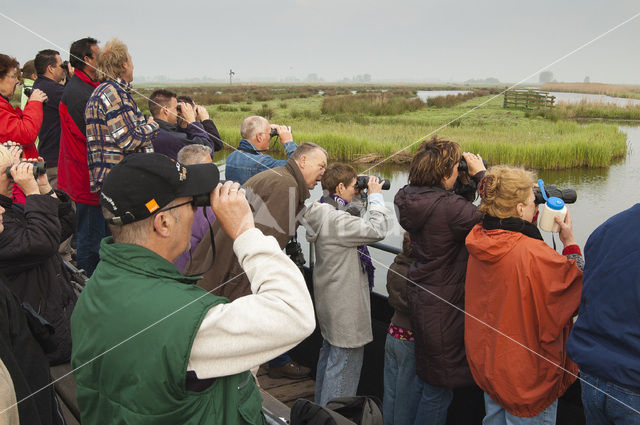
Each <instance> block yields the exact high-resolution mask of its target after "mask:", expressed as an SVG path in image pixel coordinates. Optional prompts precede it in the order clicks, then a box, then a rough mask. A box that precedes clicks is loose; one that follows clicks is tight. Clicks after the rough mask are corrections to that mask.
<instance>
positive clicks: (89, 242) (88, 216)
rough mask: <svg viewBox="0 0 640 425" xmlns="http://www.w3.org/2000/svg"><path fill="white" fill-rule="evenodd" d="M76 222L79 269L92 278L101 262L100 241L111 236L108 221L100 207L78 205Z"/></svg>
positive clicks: (78, 203)
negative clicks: (99, 253)
mask: <svg viewBox="0 0 640 425" xmlns="http://www.w3.org/2000/svg"><path fill="white" fill-rule="evenodd" d="M76 220H77V225H78V246H77V249H76V261H77V262H78V268H79V269H84V271H85V273H86V275H87V276H89V277H91V275H92V274H93V271H94V270H95V269H96V266H97V265H98V261H100V256H99V255H98V252H99V251H100V241H101V240H102V238H104V237H105V236H108V235H109V234H110V232H109V228H108V227H107V221H106V220H105V219H104V217H103V216H102V209H101V208H100V206H99V205H87V204H82V203H80V202H77V203H76Z"/></svg>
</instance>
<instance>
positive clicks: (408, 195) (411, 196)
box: [393, 184, 452, 233]
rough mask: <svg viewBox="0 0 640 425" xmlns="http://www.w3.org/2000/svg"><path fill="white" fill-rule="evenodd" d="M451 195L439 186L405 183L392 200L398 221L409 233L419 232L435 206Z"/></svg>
mask: <svg viewBox="0 0 640 425" xmlns="http://www.w3.org/2000/svg"><path fill="white" fill-rule="evenodd" d="M425 195H428V196H425ZM451 195H452V193H451V192H448V191H446V190H444V189H441V188H439V187H431V186H413V185H410V184H408V185H406V186H405V187H403V188H402V189H400V190H399V191H398V193H397V194H396V196H395V198H394V200H393V202H394V204H395V206H396V216H397V217H398V222H399V223H400V225H401V226H402V228H403V229H405V230H406V231H407V232H409V233H411V232H419V231H420V230H422V228H423V227H424V223H425V222H426V221H427V219H428V218H429V216H430V215H431V214H432V213H433V211H434V209H435V208H436V206H437V205H438V204H439V203H440V202H441V201H442V200H443V199H444V198H446V197H448V196H451Z"/></svg>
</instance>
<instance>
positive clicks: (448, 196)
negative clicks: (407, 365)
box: [394, 172, 484, 388]
mask: <svg viewBox="0 0 640 425" xmlns="http://www.w3.org/2000/svg"><path fill="white" fill-rule="evenodd" d="M483 175H484V173H483V172H480V173H478V174H477V175H476V176H474V179H476V178H478V179H479V178H481V177H482V176H483ZM394 202H395V204H396V207H397V215H398V221H399V222H400V225H401V226H402V227H403V228H404V229H405V230H406V231H407V232H409V235H410V236H411V248H412V250H413V258H414V260H415V261H414V262H413V263H412V264H411V266H410V268H409V274H408V276H407V277H408V278H409V279H410V282H407V286H406V288H407V300H408V301H409V308H410V311H411V323H412V325H413V331H414V337H415V348H416V374H417V375H418V376H419V377H420V379H422V380H423V381H424V382H427V383H429V384H431V385H437V386H441V387H448V388H457V387H464V386H469V385H473V378H472V376H471V372H470V371H469V365H468V364H467V359H466V356H465V352H464V313H463V309H464V278H465V272H466V270H467V258H468V254H467V249H466V248H465V246H464V239H465V238H466V236H467V234H468V233H469V231H470V230H471V229H472V228H473V226H474V225H475V224H476V223H478V222H480V221H481V220H482V214H481V213H480V212H479V211H478V209H477V208H476V207H475V206H474V205H473V204H472V203H471V202H469V201H467V200H466V199H465V198H463V197H462V196H459V195H456V194H455V193H453V192H450V191H446V190H444V189H441V188H437V187H428V186H413V185H407V186H405V187H403V188H402V189H400V190H399V191H398V193H397V194H396V196H395V200H394Z"/></svg>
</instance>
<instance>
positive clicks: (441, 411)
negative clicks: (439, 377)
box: [414, 378, 453, 425]
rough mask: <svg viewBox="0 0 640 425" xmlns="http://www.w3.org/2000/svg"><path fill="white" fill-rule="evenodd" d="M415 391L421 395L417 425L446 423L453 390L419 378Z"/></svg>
mask: <svg viewBox="0 0 640 425" xmlns="http://www.w3.org/2000/svg"><path fill="white" fill-rule="evenodd" d="M415 391H416V393H417V394H418V397H419V399H418V408H417V410H416V420H415V422H414V423H415V425H421V424H431V425H444V424H445V423H446V422H447V410H449V405H450V404H451V400H453V390H452V389H451V388H447V387H437V386H435V385H431V384H428V383H426V382H424V381H423V380H422V379H420V378H418V379H417V380H416V386H415Z"/></svg>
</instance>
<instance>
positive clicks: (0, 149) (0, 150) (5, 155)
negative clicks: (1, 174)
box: [0, 145, 13, 168]
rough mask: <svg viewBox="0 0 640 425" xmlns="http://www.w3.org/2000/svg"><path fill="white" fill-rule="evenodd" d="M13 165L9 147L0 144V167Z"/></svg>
mask: <svg viewBox="0 0 640 425" xmlns="http://www.w3.org/2000/svg"><path fill="white" fill-rule="evenodd" d="M12 165H13V158H12V157H11V153H10V152H9V149H8V148H7V147H6V146H5V145H0V168H3V167H11V166H12Z"/></svg>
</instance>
